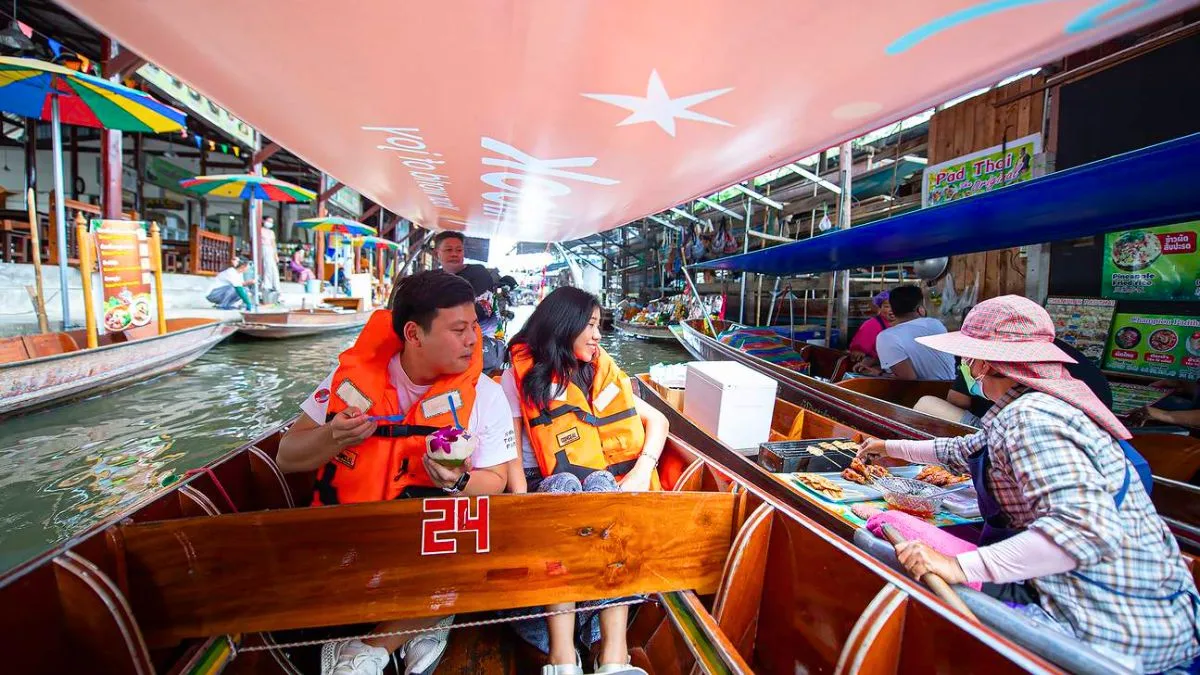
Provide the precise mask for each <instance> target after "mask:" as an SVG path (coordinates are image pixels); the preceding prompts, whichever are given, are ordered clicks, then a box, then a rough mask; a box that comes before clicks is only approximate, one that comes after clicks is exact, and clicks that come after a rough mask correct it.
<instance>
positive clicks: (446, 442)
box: [425, 427, 479, 469]
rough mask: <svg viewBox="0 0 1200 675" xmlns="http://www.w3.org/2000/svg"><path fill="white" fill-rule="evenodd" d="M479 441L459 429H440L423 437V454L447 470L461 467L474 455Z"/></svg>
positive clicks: (467, 432) (469, 433) (464, 430)
mask: <svg viewBox="0 0 1200 675" xmlns="http://www.w3.org/2000/svg"><path fill="white" fill-rule="evenodd" d="M477 445H479V440H478V439H477V438H475V436H473V435H471V432H469V431H467V430H466V429H462V428H459V427H442V428H441V429H438V430H437V431H435V432H433V433H432V434H429V435H428V436H426V437H425V454H426V455H429V459H432V460H433V461H435V462H437V463H438V464H441V465H442V466H444V467H446V468H449V469H457V468H460V467H462V466H463V465H464V464H466V463H467V460H468V459H470V457H471V455H473V454H475V447H476V446H477Z"/></svg>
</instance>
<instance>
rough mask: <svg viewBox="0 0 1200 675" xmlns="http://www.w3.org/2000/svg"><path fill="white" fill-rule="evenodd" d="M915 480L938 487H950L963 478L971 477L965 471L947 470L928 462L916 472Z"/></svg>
mask: <svg viewBox="0 0 1200 675" xmlns="http://www.w3.org/2000/svg"><path fill="white" fill-rule="evenodd" d="M917 480H919V481H924V482H926V483H929V484H930V485H936V486H938V487H950V486H951V485H956V484H958V483H961V482H963V481H965V480H971V477H970V476H969V475H967V474H965V473H963V474H958V473H954V472H952V471H949V470H948V469H946V468H945V467H942V466H937V465H934V464H930V465H929V466H926V467H925V468H924V469H921V472H920V473H918V474H917Z"/></svg>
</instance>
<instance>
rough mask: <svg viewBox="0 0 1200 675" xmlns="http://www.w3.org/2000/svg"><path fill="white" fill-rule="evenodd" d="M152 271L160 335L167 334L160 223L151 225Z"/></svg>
mask: <svg viewBox="0 0 1200 675" xmlns="http://www.w3.org/2000/svg"><path fill="white" fill-rule="evenodd" d="M150 270H151V271H152V272H154V300H155V302H156V303H157V306H158V334H159V335H166V334H167V312H166V309H165V308H164V305H165V304H166V303H165V302H164V301H163V295H164V293H163V273H162V236H161V235H159V233H158V223H156V222H153V221H152V222H151V223H150Z"/></svg>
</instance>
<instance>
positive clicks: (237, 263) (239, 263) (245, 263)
mask: <svg viewBox="0 0 1200 675" xmlns="http://www.w3.org/2000/svg"><path fill="white" fill-rule="evenodd" d="M232 265H233V269H235V270H236V269H237V268H239V267H249V266H250V260H249V259H247V258H234V259H233V263H232Z"/></svg>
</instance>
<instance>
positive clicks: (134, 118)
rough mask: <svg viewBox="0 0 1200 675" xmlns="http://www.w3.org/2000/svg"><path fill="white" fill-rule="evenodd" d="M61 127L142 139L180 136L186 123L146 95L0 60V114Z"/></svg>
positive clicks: (34, 63)
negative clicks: (142, 135) (130, 133)
mask: <svg viewBox="0 0 1200 675" xmlns="http://www.w3.org/2000/svg"><path fill="white" fill-rule="evenodd" d="M56 100H57V103H58V118H59V122H61V123H63V124H73V125H75V126H81V127H93V128H97V129H119V130H121V131H140V132H143V133H164V132H168V131H179V130H180V129H182V128H183V126H184V123H185V121H186V120H187V117H186V116H185V115H184V114H183V113H182V112H180V111H178V110H176V109H175V108H172V107H171V106H169V105H166V104H165V103H160V102H159V101H156V100H154V99H153V98H152V97H150V95H149V94H146V93H144V92H140V91H138V90H136V89H130V88H129V87H126V86H124V85H120V84H117V83H116V82H109V81H108V80H103V79H101V78H99V77H95V76H93V75H88V74H86V73H81V72H79V71H76V70H71V69H69V68H64V67H62V66H60V65H56V64H53V63H49V62H46V61H39V60H37V59H24V58H16V57H8V56H6V57H0V110H2V111H4V112H8V113H14V114H17V115H21V116H22V117H31V118H33V119H37V120H43V121H46V122H50V121H53V118H54V111H53V107H54V102H55V101H56Z"/></svg>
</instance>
